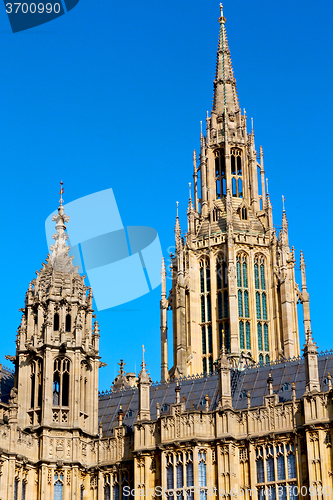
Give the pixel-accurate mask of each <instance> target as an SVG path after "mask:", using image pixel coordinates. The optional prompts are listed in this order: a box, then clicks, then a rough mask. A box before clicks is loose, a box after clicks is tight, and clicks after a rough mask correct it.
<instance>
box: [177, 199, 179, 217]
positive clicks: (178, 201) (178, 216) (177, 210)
mask: <svg viewBox="0 0 333 500" xmlns="http://www.w3.org/2000/svg"><path fill="white" fill-rule="evenodd" d="M176 205H177V219H178V218H179V216H178V206H179V201H176Z"/></svg>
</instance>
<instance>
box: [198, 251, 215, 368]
mask: <svg viewBox="0 0 333 500" xmlns="http://www.w3.org/2000/svg"><path fill="white" fill-rule="evenodd" d="M200 304H201V334H202V356H203V358H204V357H206V356H208V355H209V354H211V353H212V351H213V339H212V297H211V275H210V260H209V258H208V257H204V258H202V260H201V261H200ZM202 366H203V372H204V373H207V360H203V364H202Z"/></svg>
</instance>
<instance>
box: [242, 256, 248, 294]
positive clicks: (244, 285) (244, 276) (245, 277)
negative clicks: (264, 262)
mask: <svg viewBox="0 0 333 500" xmlns="http://www.w3.org/2000/svg"><path fill="white" fill-rule="evenodd" d="M243 287H244V288H247V287H248V284H247V263H246V262H243Z"/></svg>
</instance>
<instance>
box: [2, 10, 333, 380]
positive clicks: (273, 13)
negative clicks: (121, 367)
mask: <svg viewBox="0 0 333 500" xmlns="http://www.w3.org/2000/svg"><path fill="white" fill-rule="evenodd" d="M224 14H225V16H226V18H227V24H226V28H227V33H228V39H229V45H230V50H231V55H232V60H233V66H234V71H235V76H236V79H237V87H238V95H239V99H240V104H241V107H242V108H244V107H245V108H246V111H247V115H248V117H249V118H250V117H253V118H254V130H255V134H256V146H257V150H258V151H259V145H260V144H262V145H263V147H264V155H265V158H264V159H265V170H266V175H267V177H268V179H269V190H270V194H271V199H272V203H273V209H274V210H273V214H274V223H275V224H276V225H279V224H280V221H281V213H282V202H281V195H282V194H283V195H284V196H285V198H286V210H287V217H288V222H289V229H290V231H289V237H290V244H291V245H294V246H295V248H296V255H297V259H298V262H297V265H298V266H299V252H300V250H301V249H303V251H304V255H305V259H306V265H307V278H308V289H309V292H310V307H311V317H312V328H313V332H314V337H315V339H316V340H317V342H318V343H319V346H320V348H321V349H327V348H331V347H333V339H332V338H331V337H332V336H331V321H330V312H331V307H332V305H331V300H330V298H329V297H330V292H329V287H328V285H329V284H330V283H331V282H332V266H331V265H330V263H329V262H330V261H329V255H328V251H329V249H330V248H331V244H332V230H331V228H330V224H331V218H332V201H331V200H332V194H331V186H332V153H331V143H332V135H333V130H332V129H333V120H332V99H333V97H332V95H333V94H332V88H333V82H332V80H333V70H332V59H333V57H332V56H333V54H332V52H333V44H332V23H333V19H332V18H333V15H332V14H333V5H332V3H331V2H327V1H324V0H319V1H318V2H316V3H314V2H313V1H310V0H305V1H302V2H300V0H291V1H288V2H285V1H283V2H272V1H267V0H266V1H263V0H253V1H251V2H249V1H248V0H232V1H231V0H226V1H225V2H224ZM218 17H219V2H218V1H215V0H214V1H213V0H182V1H181V2H179V1H177V2H176V1H174V0H170V1H169V2H157V1H156V0H146V1H145V2H138V1H134V0H130V1H127V2H119V1H117V2H113V1H110V0H99V1H98V2H95V1H94V0H80V2H79V4H78V6H77V7H75V8H74V9H73V10H72V11H71V12H70V13H68V14H66V15H65V16H62V17H61V18H59V19H56V20H55V21H52V22H51V23H48V24H45V25H43V26H40V27H37V28H34V29H31V30H28V31H25V32H21V33H17V34H12V33H11V30H10V26H9V22H8V19H7V16H6V13H5V9H4V7H1V8H0V46H1V49H0V54H1V77H0V89H1V119H0V127H1V133H0V158H1V165H2V169H1V170H2V175H1V181H2V182H1V205H2V224H1V227H2V245H1V262H2V268H3V269H2V286H1V302H0V303H1V325H2V346H1V356H0V361H1V362H3V363H4V364H8V362H7V361H5V358H4V357H5V354H14V351H15V334H16V329H17V327H18V325H19V322H20V316H21V314H20V313H19V308H20V307H22V306H23V304H24V296H25V292H26V289H27V287H28V285H29V281H30V280H32V279H33V278H34V276H35V274H34V273H35V270H36V269H39V268H40V267H41V263H42V261H43V260H44V259H45V257H46V254H47V252H48V249H47V246H46V238H45V231H44V222H45V218H46V217H47V216H48V215H49V213H50V212H51V211H52V210H53V209H54V208H55V207H56V206H57V203H58V200H59V195H58V191H59V181H60V179H63V180H64V184H65V195H64V198H65V202H69V201H72V200H75V199H76V198H79V197H81V196H84V195H87V194H90V193H92V192H96V191H99V190H102V189H106V188H109V187H111V188H113V190H114V193H115V196H116V199H117V202H118V206H119V209H120V211H121V216H122V219H123V222H124V224H125V225H145V226H151V227H154V228H155V229H156V230H157V231H158V232H159V235H160V240H161V245H162V249H163V254H164V256H165V257H166V259H168V254H169V252H170V251H171V250H172V246H173V243H174V235H173V229H174V222H175V212H176V201H177V200H178V201H179V202H180V216H181V224H182V228H183V229H185V227H186V206H187V200H188V182H190V181H191V179H192V152H193V149H194V148H196V149H198V148H199V130H200V120H203V121H204V120H205V117H206V111H207V110H211V106H212V94H213V79H214V73H215V59H216V48H217V41H218V29H219V25H218V21H217V20H218ZM69 215H70V214H69ZM68 229H69V231H70V225H68ZM297 281H298V282H300V276H299V271H297ZM115 286H116V284H115ZM159 299H160V289H159V288H158V289H156V290H155V291H153V292H151V293H150V294H148V295H146V296H144V297H142V298H140V299H137V300H135V301H133V302H130V303H128V304H124V305H123V306H119V307H117V308H115V309H111V310H107V311H103V312H101V313H98V320H99V322H100V328H101V345H100V348H101V355H102V359H103V361H105V362H107V363H108V367H107V368H103V369H101V370H100V380H101V382H100V388H101V390H102V389H107V388H108V387H109V386H110V384H111V382H112V380H113V379H114V376H115V373H116V370H117V369H118V366H117V362H118V361H119V359H120V358H121V357H122V358H124V361H125V362H126V363H127V364H126V367H125V368H126V369H127V371H134V369H135V368H136V371H138V369H139V365H140V363H141V352H142V351H141V345H142V344H145V346H146V358H147V363H148V368H149V370H150V373H151V375H152V378H153V379H154V380H157V379H159V377H160V329H159V327H160V325H159V316H160V313H159ZM170 332H171V330H170ZM303 338H304V336H303V331H302V329H301V343H303Z"/></svg>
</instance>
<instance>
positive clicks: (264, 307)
mask: <svg viewBox="0 0 333 500" xmlns="http://www.w3.org/2000/svg"><path fill="white" fill-rule="evenodd" d="M261 297H262V318H263V319H267V300H266V294H265V293H263V294H262V296H261Z"/></svg>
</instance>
